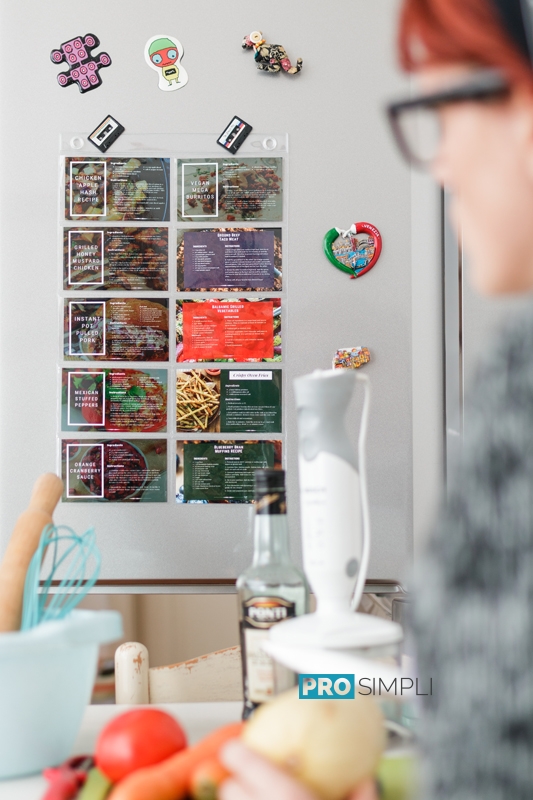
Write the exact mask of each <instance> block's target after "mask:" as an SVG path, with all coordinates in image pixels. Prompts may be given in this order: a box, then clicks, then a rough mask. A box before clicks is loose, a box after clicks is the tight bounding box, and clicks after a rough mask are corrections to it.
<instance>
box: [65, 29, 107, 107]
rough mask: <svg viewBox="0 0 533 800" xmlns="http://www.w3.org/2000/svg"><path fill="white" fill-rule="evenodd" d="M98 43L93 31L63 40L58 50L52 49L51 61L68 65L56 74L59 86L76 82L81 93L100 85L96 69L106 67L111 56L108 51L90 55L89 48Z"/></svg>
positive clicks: (91, 48)
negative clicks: (63, 70)
mask: <svg viewBox="0 0 533 800" xmlns="http://www.w3.org/2000/svg"><path fill="white" fill-rule="evenodd" d="M99 44H100V40H99V38H98V37H97V36H95V35H94V33H87V34H86V35H85V36H76V38H75V39H69V41H68V42H63V44H62V45H60V47H59V50H52V52H51V53H50V59H51V61H52V63H53V64H61V62H63V61H65V62H66V63H67V64H68V67H69V69H68V70H67V71H66V72H60V73H59V75H58V76H57V82H58V83H59V85H60V86H70V85H71V84H73V83H77V84H78V88H79V90H80V92H82V94H83V93H84V92H90V91H91V89H97V88H98V87H99V86H100V84H101V83H102V79H101V77H100V75H99V72H98V71H99V70H100V69H101V68H102V67H108V66H109V65H110V64H111V58H110V56H109V54H108V53H99V54H98V55H97V56H93V55H92V53H91V50H94V49H95V47H98V46H99Z"/></svg>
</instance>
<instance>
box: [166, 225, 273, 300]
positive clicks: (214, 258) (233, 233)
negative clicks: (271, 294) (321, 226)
mask: <svg viewBox="0 0 533 800" xmlns="http://www.w3.org/2000/svg"><path fill="white" fill-rule="evenodd" d="M281 269H282V255H281V228H211V229H209V230H198V229H194V230H179V231H178V248H177V288H178V291H191V290H192V291H196V290H201V289H209V290H210V291H214V292H222V291H227V290H228V289H232V290H234V291H237V290H238V291H276V292H279V291H281V289H282V281H281Z"/></svg>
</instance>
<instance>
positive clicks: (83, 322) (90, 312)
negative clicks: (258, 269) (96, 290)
mask: <svg viewBox="0 0 533 800" xmlns="http://www.w3.org/2000/svg"><path fill="white" fill-rule="evenodd" d="M64 331H65V334H64V345H63V352H64V357H65V360H67V361H79V360H84V361H168V349H169V332H168V300H164V299H151V300H146V299H142V298H139V297H112V298H98V299H96V298H95V299H94V300H93V299H85V298H84V299H80V300H77V299H76V300H73V299H72V298H65V300H64Z"/></svg>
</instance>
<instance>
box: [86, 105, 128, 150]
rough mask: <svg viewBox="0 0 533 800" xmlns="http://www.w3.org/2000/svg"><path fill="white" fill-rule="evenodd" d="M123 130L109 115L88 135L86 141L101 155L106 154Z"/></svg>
mask: <svg viewBox="0 0 533 800" xmlns="http://www.w3.org/2000/svg"><path fill="white" fill-rule="evenodd" d="M124 131H125V128H124V126H123V125H121V124H120V122H118V120H116V119H115V118H114V117H112V116H111V115H110V114H109V115H108V116H107V117H106V118H105V119H104V120H102V122H101V123H100V124H99V125H98V127H97V128H95V129H94V131H93V132H92V133H90V134H89V136H88V139H89V141H90V143H91V144H94V146H95V147H97V148H98V149H99V150H100V152H101V153H105V152H107V150H109V148H110V147H111V145H112V144H113V142H115V141H116V140H117V139H118V137H119V136H120V135H121V134H122V133H124Z"/></svg>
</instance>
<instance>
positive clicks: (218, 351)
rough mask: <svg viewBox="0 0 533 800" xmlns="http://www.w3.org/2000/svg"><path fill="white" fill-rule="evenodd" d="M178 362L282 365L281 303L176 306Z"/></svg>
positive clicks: (227, 301)
mask: <svg viewBox="0 0 533 800" xmlns="http://www.w3.org/2000/svg"><path fill="white" fill-rule="evenodd" d="M176 360H177V361H180V362H182V361H240V362H246V361H281V300H280V299H279V298H271V299H258V300H257V301H255V300H247V299H235V300H231V299H224V300H183V301H177V303H176Z"/></svg>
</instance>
